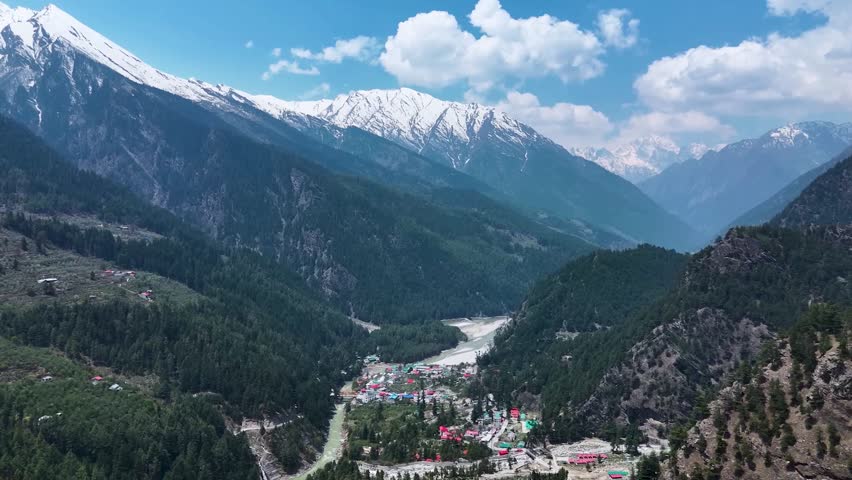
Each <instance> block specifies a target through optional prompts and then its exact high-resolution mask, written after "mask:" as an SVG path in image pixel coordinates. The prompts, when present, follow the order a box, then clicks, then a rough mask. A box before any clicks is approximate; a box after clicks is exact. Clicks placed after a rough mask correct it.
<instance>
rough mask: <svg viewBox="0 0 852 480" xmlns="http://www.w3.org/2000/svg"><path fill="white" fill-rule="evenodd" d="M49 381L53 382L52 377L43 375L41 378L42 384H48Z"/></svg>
mask: <svg viewBox="0 0 852 480" xmlns="http://www.w3.org/2000/svg"><path fill="white" fill-rule="evenodd" d="M51 380H53V377H51V376H50V375H45V376H43V377H41V381H42V382H49V381H51Z"/></svg>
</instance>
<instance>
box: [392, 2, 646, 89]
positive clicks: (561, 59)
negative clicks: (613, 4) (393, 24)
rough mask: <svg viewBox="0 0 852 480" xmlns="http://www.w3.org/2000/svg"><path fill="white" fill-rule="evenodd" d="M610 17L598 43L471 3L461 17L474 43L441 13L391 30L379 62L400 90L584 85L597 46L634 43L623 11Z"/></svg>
mask: <svg viewBox="0 0 852 480" xmlns="http://www.w3.org/2000/svg"><path fill="white" fill-rule="evenodd" d="M612 12H613V11H611V12H610V14H609V16H607V17H606V18H607V22H608V23H607V25H606V29H607V30H606V32H608V33H602V35H610V36H609V37H608V39H607V38H606V37H605V38H604V40H601V39H600V38H598V36H597V35H596V34H595V33H594V32H591V31H588V30H583V29H581V28H580V26H578V25H577V24H575V23H573V22H571V21H568V20H560V19H558V18H556V17H553V16H551V15H541V16H538V17H529V18H513V17H512V16H511V15H510V14H509V12H507V11H506V10H505V9H503V7H502V6H501V5H500V2H499V0H479V1H478V2H477V4H476V6H475V7H474V9H473V11H472V12H471V13H470V15H469V16H468V18H469V20H470V23H471V25H473V26H474V27H476V28H477V29H478V30H479V32H477V35H478V36H476V35H475V34H474V33H471V32H468V31H466V30H464V29H462V28H461V26H460V25H459V22H458V20H457V19H456V17H454V16H453V15H451V14H450V13H448V12H445V11H432V12H428V13H419V14H417V15H415V16H413V17H411V18H409V19H407V20H405V21H403V22H400V23H399V25H398V26H397V31H396V33H395V34H394V35H392V36H390V37H388V39H387V41H386V42H385V49H384V52H382V54H381V56H380V57H379V62H380V63H381V65H382V66H383V67H384V69H385V70H386V71H387V72H388V73H390V74H392V75H394V76H395V77H396V78H397V79H398V80H399V81H400V82H401V83H404V84H409V85H419V86H424V87H445V86H448V85H451V84H453V83H456V82H459V81H465V82H467V83H468V85H469V86H471V87H472V88H473V89H475V90H480V91H482V90H486V89H488V88H490V87H491V86H492V85H494V83H495V82H498V81H500V80H501V79H503V78H505V77H514V78H521V79H523V78H528V77H542V76H548V75H555V76H557V77H558V78H560V79H561V80H562V81H564V82H568V81H582V80H587V79H590V78H593V77H596V76H598V75H600V74H601V73H602V72H603V70H604V64H603V62H602V61H601V56H602V55H603V54H604V53H605V44H604V43H605V42H613V41H618V42H620V43H621V44H622V45H626V44H627V43H630V42H633V43H635V36H636V35H637V31H638V21H633V20H627V17H628V13H627V12H626V11H625V12H624V13H623V14H620V13H616V14H613V13H612ZM615 12H620V11H615ZM625 20H627V23H626V25H625V23H624V22H625ZM613 21H616V22H617V23H618V25H611V23H612V22H613ZM616 28H617V29H618V32H616V31H615V29H616ZM625 28H626V31H625ZM613 45H614V43H613Z"/></svg>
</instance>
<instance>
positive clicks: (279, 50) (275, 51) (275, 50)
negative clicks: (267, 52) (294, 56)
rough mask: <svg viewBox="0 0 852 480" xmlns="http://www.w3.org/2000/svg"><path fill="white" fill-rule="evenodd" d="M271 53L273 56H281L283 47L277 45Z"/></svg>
mask: <svg viewBox="0 0 852 480" xmlns="http://www.w3.org/2000/svg"><path fill="white" fill-rule="evenodd" d="M271 53H272V56H273V57H280V56H281V49H280V48H279V47H275V48H273V49H272V52H271Z"/></svg>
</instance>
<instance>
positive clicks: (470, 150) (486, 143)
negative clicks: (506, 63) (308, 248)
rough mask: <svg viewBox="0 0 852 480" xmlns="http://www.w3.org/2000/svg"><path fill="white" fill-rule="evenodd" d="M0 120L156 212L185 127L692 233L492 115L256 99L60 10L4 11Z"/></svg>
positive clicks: (398, 95) (403, 176)
mask: <svg viewBox="0 0 852 480" xmlns="http://www.w3.org/2000/svg"><path fill="white" fill-rule="evenodd" d="M0 112H2V113H3V114H6V115H9V116H11V117H13V118H15V119H16V120H17V121H19V122H21V123H23V124H24V125H26V126H27V127H28V128H30V129H31V130H33V131H34V132H36V133H37V134H39V135H40V136H42V137H43V138H45V139H46V140H47V141H48V142H50V143H51V144H52V145H53V146H54V147H55V148H57V149H58V150H60V151H61V152H62V153H63V154H65V156H66V157H67V158H69V159H72V160H74V161H75V162H77V163H78V165H79V166H81V167H83V168H86V169H89V170H93V171H95V172H97V173H99V174H102V175H105V176H108V177H111V178H114V179H116V180H119V181H121V182H123V183H125V184H127V185H128V186H130V187H131V188H132V189H134V190H135V191H137V192H139V193H140V194H141V195H143V196H144V197H146V198H149V199H151V201H153V202H154V203H156V204H158V205H164V206H165V205H169V203H170V202H172V201H174V198H175V196H179V195H180V189H179V188H177V186H176V185H173V184H172V183H173V182H174V181H173V180H172V179H171V177H169V176H168V175H166V172H168V171H171V170H172V169H174V168H181V167H180V166H181V165H184V164H185V158H183V156H184V155H188V154H191V155H195V153H194V152H184V151H182V150H181V149H182V148H183V147H184V146H185V145H184V144H183V143H182V141H181V135H180V134H179V133H180V132H181V129H182V128H185V127H186V128H188V127H187V125H190V124H191V125H192V128H196V129H197V128H201V127H203V128H224V127H227V128H229V129H234V130H237V131H238V132H240V133H242V134H244V135H246V136H248V137H250V138H252V139H254V140H257V141H261V142H265V143H271V144H281V145H285V144H286V145H287V147H288V149H289V150H290V151H293V152H296V153H298V154H299V155H302V156H305V157H308V158H314V159H322V161H323V166H325V167H327V168H329V169H331V170H334V171H339V172H343V173H347V174H350V175H358V176H366V177H368V178H371V179H373V180H376V181H379V182H383V183H390V184H392V185H394V186H396V187H399V188H403V189H407V190H410V189H412V188H414V189H420V191H423V190H422V189H423V188H426V189H428V188H435V187H438V188H440V187H451V188H461V189H470V190H477V191H480V192H482V193H486V195H490V196H492V198H499V199H500V200H501V201H509V202H511V203H512V204H514V205H515V206H516V207H519V208H521V209H523V210H526V211H528V212H535V213H537V214H541V215H554V214H555V216H557V217H560V218H562V219H568V220H570V221H569V222H567V223H563V225H570V224H572V222H573V221H579V222H580V223H582V224H583V225H585V226H586V227H588V226H594V225H597V226H598V227H602V228H597V229H596V230H597V231H602V230H606V231H608V232H609V233H608V234H607V235H609V236H610V237H612V235H613V234H614V235H617V236H619V237H620V238H622V239H628V240H629V241H647V242H652V243H657V244H661V245H668V246H683V245H684V243H683V242H684V241H685V240H684V239H686V238H690V240H689V241H691V240H692V238H693V237H692V235H693V232H691V230H690V229H689V228H688V227H687V226H686V225H685V224H683V223H682V222H680V221H679V220H677V219H676V218H675V217H674V216H672V215H670V214H668V213H666V212H665V211H663V210H662V209H661V208H659V207H658V206H657V205H655V204H654V202H652V201H651V200H650V199H649V198H647V197H646V196H645V195H644V194H643V193H642V192H641V191H639V190H638V189H637V188H636V187H634V186H633V185H630V184H629V183H627V182H625V181H624V180H622V179H620V178H618V177H617V176H615V175H613V174H611V173H609V172H607V171H605V170H604V169H602V168H600V167H598V166H597V165H595V164H593V163H591V162H588V161H586V160H583V159H581V158H579V157H576V156H573V155H571V154H570V153H568V152H567V151H566V150H565V149H564V148H562V147H561V146H559V145H557V144H556V143H554V142H552V141H551V140H549V139H547V138H546V137H544V136H542V135H540V134H538V133H537V132H536V131H535V130H534V129H532V128H531V127H529V126H527V125H524V124H522V123H520V122H517V121H515V120H513V119H512V118H511V117H509V116H508V115H506V114H504V113H501V112H499V111H496V110H494V109H493V108H490V107H484V106H481V105H475V104H461V103H454V102H444V101H442V100H439V99H436V98H434V97H431V96H429V95H426V94H423V93H420V92H416V91H414V90H410V89H399V90H390V91H378V90H372V91H366V92H355V93H353V94H350V95H346V96H341V97H338V98H336V99H333V100H328V101H321V102H287V101H283V100H280V99H277V98H274V97H270V96H265V95H252V94H249V93H246V92H243V91H240V90H237V89H234V88H231V87H228V86H225V85H214V84H212V83H207V82H203V81H199V80H195V79H184V78H180V77H176V76H174V75H171V74H168V73H165V72H162V71H160V70H158V69H156V68H154V67H152V66H150V65H148V64H146V63H145V62H143V61H142V60H141V59H139V58H138V57H136V56H135V55H133V54H132V53H130V52H128V51H127V50H126V49H124V48H122V47H120V46H119V45H117V44H115V43H114V42H112V41H110V40H109V39H107V38H106V37H104V36H103V35H101V34H99V33H98V32H96V31H94V30H93V29H91V28H89V27H87V26H86V25H84V24H82V23H81V22H79V21H78V20H76V19H75V18H73V17H72V16H71V15H69V14H67V13H66V12H64V11H62V10H61V9H59V8H57V7H55V6H48V7H46V8H44V9H42V10H39V11H34V10H28V9H23V8H15V9H12V8H9V7H6V6H2V7H0ZM187 122H189V123H187ZM351 127H357V128H351ZM196 133H198V132H196ZM388 140H389V141H388ZM316 142H320V143H321V144H323V145H324V146H325V147H322V146H320V145H319V144H318V143H316ZM328 147H332V148H334V149H336V150H335V151H336V152H337V153H330V152H329V151H328V150H330V149H329V148H328ZM323 148H325V149H323ZM338 150H342V151H344V152H347V153H349V154H351V155H348V156H347V155H341V154H340V152H339V151H338ZM211 215H213V213H211Z"/></svg>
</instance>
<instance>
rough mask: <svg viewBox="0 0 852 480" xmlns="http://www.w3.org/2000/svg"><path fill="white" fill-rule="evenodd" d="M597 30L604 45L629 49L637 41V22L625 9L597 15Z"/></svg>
mask: <svg viewBox="0 0 852 480" xmlns="http://www.w3.org/2000/svg"><path fill="white" fill-rule="evenodd" d="M598 30H599V31H600V35H601V39H602V40H603V42H604V44H605V45H611V46H613V47H615V48H629V47H632V46H633V45H636V42H637V41H638V40H639V20H638V19H635V18H630V11H629V10H625V9H612V10H607V11H605V12H600V13H598Z"/></svg>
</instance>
